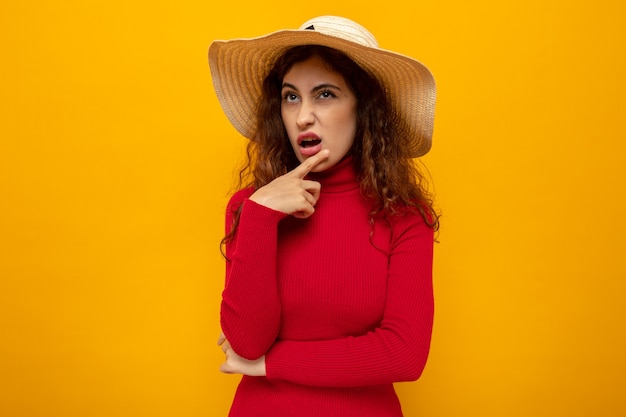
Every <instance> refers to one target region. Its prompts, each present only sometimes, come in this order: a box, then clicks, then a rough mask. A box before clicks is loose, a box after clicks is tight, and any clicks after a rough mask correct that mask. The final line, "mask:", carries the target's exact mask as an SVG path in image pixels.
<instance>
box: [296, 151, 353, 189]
mask: <svg viewBox="0 0 626 417" xmlns="http://www.w3.org/2000/svg"><path fill="white" fill-rule="evenodd" d="M307 178H309V179H311V180H313V181H317V182H319V183H320V184H321V185H322V188H321V192H322V193H338V192H342V191H347V190H352V189H355V188H358V187H359V181H358V179H357V175H356V169H355V167H354V158H353V157H352V156H351V155H348V156H346V157H345V158H343V159H342V160H341V161H339V162H337V164H335V165H333V166H332V167H330V168H328V169H327V170H325V171H322V172H312V173H310V174H309V175H308V177H307Z"/></svg>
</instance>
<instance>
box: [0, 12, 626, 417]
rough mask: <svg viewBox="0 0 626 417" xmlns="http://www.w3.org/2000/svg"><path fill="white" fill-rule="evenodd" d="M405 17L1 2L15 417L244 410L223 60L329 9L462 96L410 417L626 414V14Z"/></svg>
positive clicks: (6, 334) (440, 171) (447, 116)
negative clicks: (229, 311) (231, 370)
mask: <svg viewBox="0 0 626 417" xmlns="http://www.w3.org/2000/svg"><path fill="white" fill-rule="evenodd" d="M212 3H213V5H211V4H212ZM409 3H410V4H411V5H409ZM386 5H387V7H385V8H382V7H381V3H380V2H373V1H371V2H369V3H368V2H367V1H366V2H361V3H359V4H358V7H356V5H355V3H354V2H352V1H348V0H332V1H330V0H321V1H318V2H314V3H310V4H307V5H302V4H299V3H294V2H286V1H277V2H274V3H272V5H271V6H268V5H267V4H266V3H263V2H253V1H248V0H244V1H242V2H238V3H232V2H223V3H220V4H218V5H215V2H208V1H203V2H198V1H194V2H192V1H185V0H181V1H177V2H162V1H161V2H159V1H157V2H155V1H150V2H148V1H145V0H137V1H131V2H128V1H121V0H108V1H101V0H94V1H89V2H85V1H79V0H67V1H62V2H61V1H54V2H53V1H49V0H41V1H37V2H35V1H32V0H24V1H3V2H2V3H1V4H0V47H1V48H0V54H1V55H0V59H1V65H0V88H1V90H0V276H1V280H0V313H1V314H0V338H1V340H0V415H2V416H7V417H21V416H37V417H47V416H63V417H74V416H76V417H78V416H93V417H100V416H102V417H104V416H106V417H111V416H116V417H125V416H149V417H159V416H164V417H165V416H167V417H170V416H177V417H192V416H193V417H196V416H198V417H199V416H220V415H221V416H225V415H226V412H227V409H228V406H229V403H230V400H231V398H232V395H233V391H234V389H235V386H236V383H237V380H238V378H237V377H236V376H228V375H222V374H220V373H219V372H218V370H217V369H218V366H219V364H220V362H221V359H222V355H221V352H220V350H219V349H218V348H217V347H216V345H215V341H216V339H217V335H218V333H219V326H218V310H219V299H220V291H221V287H222V283H223V260H222V258H221V256H220V253H219V250H218V242H219V240H220V238H221V233H222V229H223V227H222V224H223V220H222V213H223V208H224V204H225V201H226V198H227V193H228V191H229V190H230V186H231V185H232V179H233V169H234V167H235V166H236V164H237V162H238V161H239V160H240V159H241V157H242V149H243V145H244V143H245V141H244V140H243V139H241V138H239V137H238V135H237V134H236V133H235V131H234V130H233V129H232V128H231V127H230V125H229V124H228V122H227V120H226V118H225V116H224V115H223V114H222V112H221V110H220V108H219V106H218V104H217V100H216V98H215V95H214V93H213V91H212V87H211V80H210V74H209V69H208V65H207V59H206V54H207V48H208V45H209V43H210V41H211V40H213V39H228V38H232V37H248V36H256V35H260V34H264V33H267V32H270V31H273V30H277V29H281V28H288V27H289V28H291V27H297V26H299V25H300V23H302V22H303V21H305V20H306V19H308V18H310V17H312V16H315V15H320V14H339V15H344V16H346V17H350V18H353V19H355V20H357V21H358V22H360V23H362V24H363V25H365V26H366V27H368V28H369V29H370V30H371V31H372V32H373V33H374V34H375V35H376V36H377V38H378V40H379V42H380V44H381V46H382V47H384V48H386V49H392V50H396V51H399V52H402V53H404V54H407V55H410V56H414V57H416V58H418V59H420V60H421V61H423V62H424V63H426V64H427V65H428V66H429V67H430V68H431V69H432V71H433V72H434V74H435V77H436V79H437V83H438V89H439V90H438V91H439V96H438V103H437V116H436V117H437V118H436V125H435V139H434V146H433V149H432V152H431V153H430V154H429V155H427V156H426V157H425V158H424V163H425V164H426V166H427V167H428V168H429V170H430V173H431V174H432V177H433V179H434V188H435V192H436V195H437V202H438V206H439V207H440V209H441V211H442V212H443V218H442V224H443V226H442V229H441V233H440V241H441V243H439V244H438V245H437V246H436V260H435V288H436V300H437V311H436V322H435V331H434V339H433V346H432V352H431V356H430V359H429V363H428V365H427V368H426V370H425V372H424V375H423V377H422V378H421V379H420V380H419V381H418V382H416V383H410V384H398V390H399V392H400V395H401V397H402V401H403V404H404V409H405V412H406V415H407V416H433V417H435V416H442V417H457V416H458V417H460V416H463V417H471V416H481V417H487V416H493V417H501V416H509V417H514V416H534V417H543V416H545V417H548V416H550V417H554V416H568V417H572V416H581V417H582V416H591V415H597V416H603V417H610V416H616V417H617V416H623V415H626V397H624V395H623V394H624V387H625V386H626V377H625V374H626V361H625V359H624V356H625V355H624V352H626V334H625V331H624V330H625V328H626V326H625V324H626V323H625V318H626V312H625V307H624V304H625V303H624V298H625V296H626V284H624V281H625V278H626V263H625V261H624V249H625V247H626V237H625V236H626V220H625V218H624V215H625V214H626V196H625V195H624V194H625V191H624V190H625V186H624V178H625V174H624V167H625V166H626V135H625V134H624V126H623V125H624V121H625V116H626V115H625V111H624V110H625V108H626V106H625V104H624V103H625V100H624V97H625V96H626V81H625V76H624V74H626V48H625V47H624V45H625V44H626V42H625V41H626V30H625V29H623V21H624V16H626V13H625V12H626V9H625V6H624V3H623V2H620V1H618V0H599V1H594V2H590V1H586V2H583V1H571V0H570V1H565V0H547V1H546V0H530V1H526V2H511V3H510V4H509V3H507V2H501V1H488V0H477V1H474V2H465V1H455V2H450V1H440V0H437V1H435V0H432V1H431V0H426V1H421V2H412V3H411V2H400V3H398V4H394V3H393V2H391V3H386Z"/></svg>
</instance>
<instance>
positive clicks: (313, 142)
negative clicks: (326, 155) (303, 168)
mask: <svg viewBox="0 0 626 417" xmlns="http://www.w3.org/2000/svg"><path fill="white" fill-rule="evenodd" d="M320 143H322V140H321V139H315V138H310V139H304V140H302V141H301V142H300V146H301V147H303V148H311V147H313V146H317V145H319V144H320Z"/></svg>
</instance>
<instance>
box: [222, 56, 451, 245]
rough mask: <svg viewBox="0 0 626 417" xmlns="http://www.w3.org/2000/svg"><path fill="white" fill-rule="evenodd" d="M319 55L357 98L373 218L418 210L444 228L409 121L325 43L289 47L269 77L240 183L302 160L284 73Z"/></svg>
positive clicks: (356, 152)
mask: <svg viewBox="0 0 626 417" xmlns="http://www.w3.org/2000/svg"><path fill="white" fill-rule="evenodd" d="M314 56H317V57H319V58H321V59H322V60H323V61H324V62H325V63H326V64H327V65H328V67H329V69H331V70H333V71H335V72H337V73H339V74H341V75H342V76H343V78H344V79H345V81H346V82H347V84H348V85H349V87H350V88H351V89H352V91H353V93H354V94H355V96H356V98H357V131H356V135H355V138H354V144H353V146H352V150H351V154H352V156H353V159H354V161H355V168H356V171H357V175H358V178H359V180H360V188H361V192H362V194H363V195H364V196H365V197H367V198H370V199H371V200H372V202H373V206H372V211H371V213H370V214H371V217H372V218H374V216H377V215H390V216H393V215H399V214H400V213H402V212H404V211H405V210H406V209H409V210H415V211H417V212H419V213H420V215H421V216H422V218H423V219H424V221H425V222H426V224H427V225H428V226H430V227H431V228H433V229H434V230H435V231H436V230H438V228H439V215H438V213H437V212H436V210H435V209H434V207H433V198H432V196H431V193H430V192H429V189H428V182H427V181H426V177H425V176H424V174H423V173H422V172H421V171H420V170H419V169H418V166H417V165H416V163H417V161H415V160H413V159H412V158H411V153H412V152H413V149H412V148H411V143H410V139H409V138H406V137H403V136H402V135H399V134H398V132H399V131H400V129H399V128H398V127H399V126H401V124H402V123H406V122H405V121H403V120H402V119H401V118H400V117H398V115H397V114H395V112H394V111H393V108H392V106H391V104H390V102H389V100H388V98H387V95H386V93H385V91H384V89H383V88H382V86H381V85H380V83H379V82H378V80H377V79H376V78H375V77H373V76H372V75H370V74H369V73H367V72H366V71H365V70H363V69H362V68H361V67H360V66H358V65H357V64H356V63H355V62H354V61H353V60H352V59H350V58H349V57H348V56H346V55H345V54H344V53H342V52H340V51H337V50H335V49H332V48H328V47H325V46H320V45H303V46H296V47H293V48H291V49H289V50H287V51H286V52H285V53H284V54H283V55H281V56H280V57H279V58H278V59H277V61H276V63H275V64H274V66H273V67H272V69H271V70H270V71H269V73H268V75H267V76H266V77H265V80H264V82H263V90H262V95H261V99H260V102H259V103H258V107H257V117H256V120H257V126H256V134H255V136H254V138H253V139H252V140H251V141H250V142H248V146H247V161H246V162H245V163H244V166H243V167H242V169H241V170H240V171H239V184H238V188H239V189H241V188H245V187H253V188H254V189H258V188H260V187H263V186H264V185H266V184H268V183H270V182H271V181H272V180H274V179H275V178H277V177H279V176H281V175H284V174H286V173H287V172H289V171H291V170H292V169H294V168H295V167H296V166H298V165H299V163H300V162H299V161H298V159H297V158H296V155H295V153H294V151H293V148H292V146H291V144H290V142H289V137H288V136H287V132H286V130H285V126H284V125H283V121H282V118H281V88H282V81H283V77H284V76H285V74H286V73H287V72H288V71H289V69H291V67H292V66H293V65H294V64H296V63H299V62H303V61H306V60H307V59H309V58H312V57H314ZM238 218H239V211H236V212H235V215H234V219H235V224H234V225H233V227H232V229H231V230H230V233H228V234H227V235H226V236H225V237H224V239H223V241H222V243H224V242H226V241H228V240H229V238H230V237H232V235H233V234H234V232H235V230H236V228H237V223H238Z"/></svg>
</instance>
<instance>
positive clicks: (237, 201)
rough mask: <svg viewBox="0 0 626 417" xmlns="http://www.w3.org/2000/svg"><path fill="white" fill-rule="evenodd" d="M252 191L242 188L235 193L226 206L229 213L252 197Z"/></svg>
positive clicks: (250, 188)
mask: <svg viewBox="0 0 626 417" xmlns="http://www.w3.org/2000/svg"><path fill="white" fill-rule="evenodd" d="M253 192H254V189H253V188H252V187H247V188H242V189H241V190H239V191H236V192H235V193H234V194H233V195H232V196H230V199H229V200H228V205H227V206H226V207H227V209H228V210H229V211H231V210H237V209H238V208H239V206H241V204H242V203H243V202H244V201H245V200H246V199H247V198H248V197H250V196H251V195H252V193H253Z"/></svg>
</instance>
